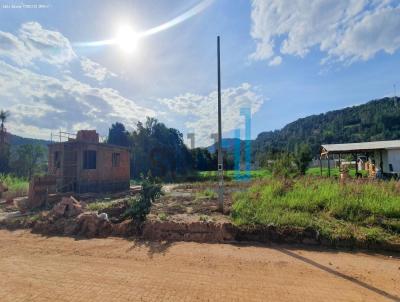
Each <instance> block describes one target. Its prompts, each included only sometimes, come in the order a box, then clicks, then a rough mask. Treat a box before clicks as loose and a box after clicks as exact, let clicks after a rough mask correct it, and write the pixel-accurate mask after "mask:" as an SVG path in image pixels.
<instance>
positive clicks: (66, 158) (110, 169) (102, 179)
mask: <svg viewBox="0 0 400 302" xmlns="http://www.w3.org/2000/svg"><path fill="white" fill-rule="evenodd" d="M49 174H50V175H52V176H55V177H56V180H57V188H58V191H62V192H67V191H73V192H76V193H87V192H116V191H122V190H127V189H129V180H130V156H129V149H128V148H125V147H121V146H115V145H110V144H105V143H100V142H99V135H98V134H97V132H96V131H95V130H81V131H78V133H77V135H76V138H72V139H71V138H68V141H66V142H57V143H52V144H50V145H49Z"/></svg>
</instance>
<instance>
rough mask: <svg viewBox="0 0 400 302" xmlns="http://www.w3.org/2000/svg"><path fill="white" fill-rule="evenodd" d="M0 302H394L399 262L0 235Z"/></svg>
mask: <svg viewBox="0 0 400 302" xmlns="http://www.w3.org/2000/svg"><path fill="white" fill-rule="evenodd" d="M0 301H301V302H305V301H400V258H398V257H395V256H393V257H388V256H377V255H368V254H364V253H345V252H335V251H311V250H301V249H295V248H290V247H285V246H272V247H263V246H245V245H230V244H198V243H173V244H162V243H143V242H142V243H138V242H133V241H129V240H124V239H119V238H108V239H91V240H76V239H73V238H62V237H50V238H48V237H43V236H39V235H33V234H30V233H29V232H26V231H16V232H9V231H4V230H0Z"/></svg>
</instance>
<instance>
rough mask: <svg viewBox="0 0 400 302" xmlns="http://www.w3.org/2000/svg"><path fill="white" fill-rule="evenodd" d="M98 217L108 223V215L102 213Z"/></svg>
mask: <svg viewBox="0 0 400 302" xmlns="http://www.w3.org/2000/svg"><path fill="white" fill-rule="evenodd" d="M97 217H99V218H100V219H102V220H107V221H108V215H107V213H100V214H98V215H97Z"/></svg>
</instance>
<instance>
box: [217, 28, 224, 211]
mask: <svg viewBox="0 0 400 302" xmlns="http://www.w3.org/2000/svg"><path fill="white" fill-rule="evenodd" d="M219 40H220V39H219V36H218V37H217V56H218V176H219V177H218V210H219V211H220V212H221V213H223V212H224V168H223V158H222V121H221V59H220V46H219Z"/></svg>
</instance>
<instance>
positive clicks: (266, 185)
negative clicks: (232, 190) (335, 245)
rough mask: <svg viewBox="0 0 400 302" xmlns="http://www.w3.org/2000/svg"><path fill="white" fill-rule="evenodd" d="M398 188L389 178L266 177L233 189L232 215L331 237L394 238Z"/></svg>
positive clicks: (399, 212) (398, 225) (398, 235)
mask: <svg viewBox="0 0 400 302" xmlns="http://www.w3.org/2000/svg"><path fill="white" fill-rule="evenodd" d="M399 193H400V185H399V183H398V182H395V181H390V182H386V181H381V182H377V181H368V180H348V181H347V182H346V183H344V184H340V183H339V182H338V181H337V180H333V179H318V178H313V177H300V178H296V179H286V180H278V179H271V180H265V181H261V182H259V183H256V184H255V185H253V186H252V187H250V188H249V189H248V190H247V191H243V192H240V193H237V194H235V196H234V197H233V212H232V217H233V221H234V222H235V223H236V224H239V225H268V224H274V225H276V226H289V227H300V228H305V227H311V228H314V229H316V230H318V231H319V233H320V234H321V235H323V236H324V237H325V238H328V239H330V240H331V241H336V240H350V241H353V240H358V241H362V242H391V243H399V242H400V194H399Z"/></svg>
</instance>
